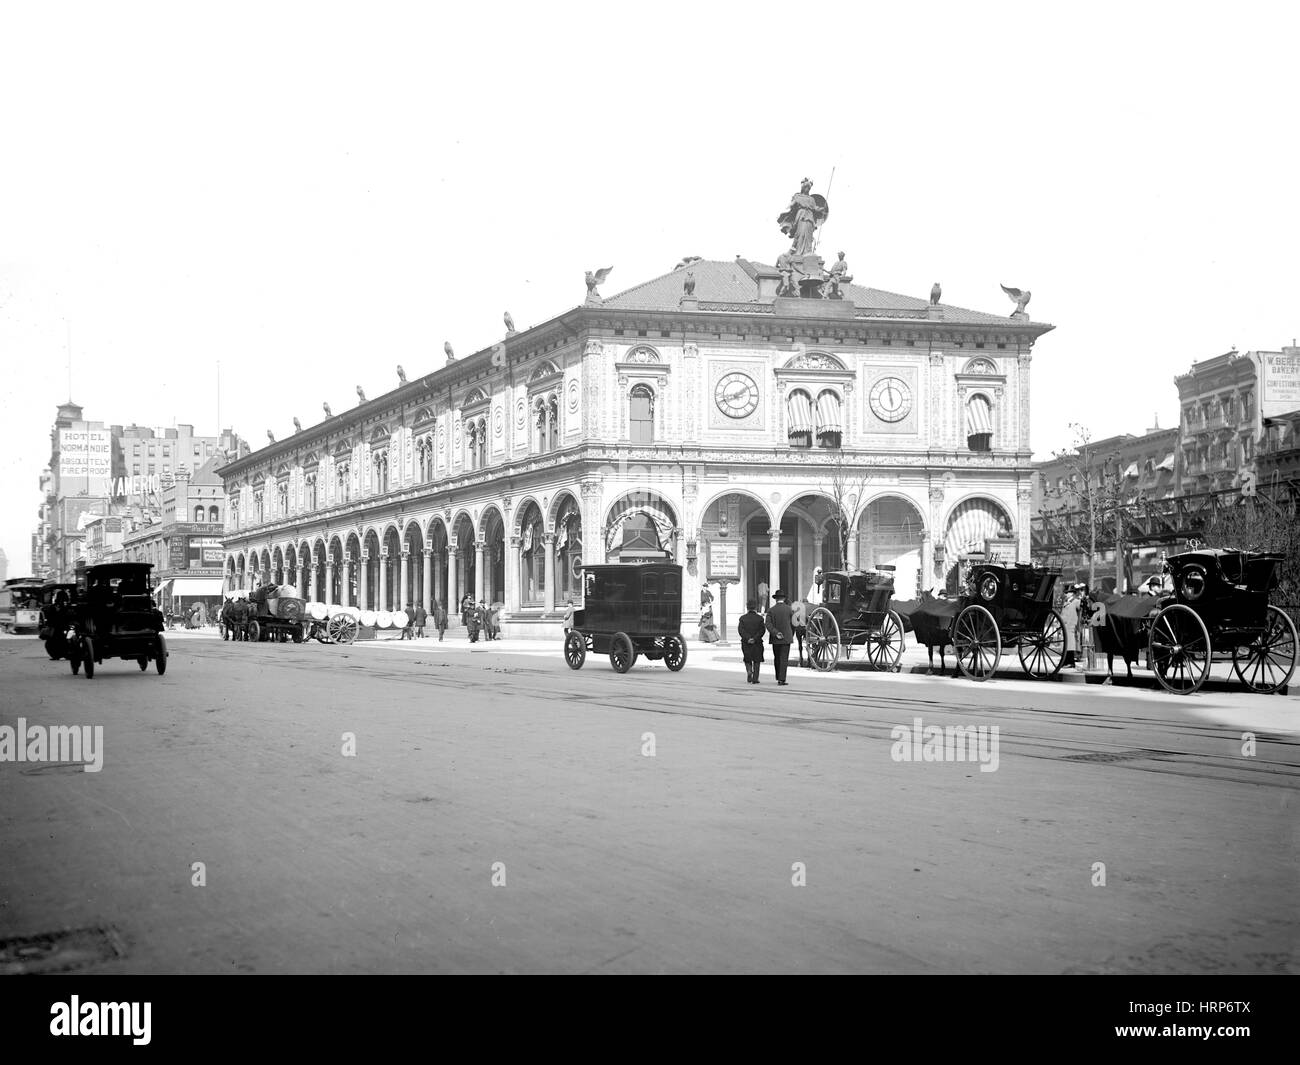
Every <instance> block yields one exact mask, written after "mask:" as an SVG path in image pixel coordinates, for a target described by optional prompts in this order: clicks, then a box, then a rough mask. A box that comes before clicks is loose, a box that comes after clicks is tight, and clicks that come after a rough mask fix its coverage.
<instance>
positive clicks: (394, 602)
mask: <svg viewBox="0 0 1300 1065" xmlns="http://www.w3.org/2000/svg"><path fill="white" fill-rule="evenodd" d="M384 550H385V551H387V553H388V557H387V559H385V560H384V561H383V565H384V573H383V581H382V589H381V590H382V595H381V596H380V600H379V609H380V610H388V611H393V610H401V609H402V608H403V607H404V606H406V604H405V603H399V602H398V600H399V599H400V598H401V594H402V589H401V583H400V579H401V575H402V541H401V540H400V539H399V538H398V535H397V529H396V528H395V527H394V526H392V525H390V526H389V527H388V528H387V529H386V530H385V531H384Z"/></svg>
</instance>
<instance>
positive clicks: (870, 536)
mask: <svg viewBox="0 0 1300 1065" xmlns="http://www.w3.org/2000/svg"><path fill="white" fill-rule="evenodd" d="M924 535H925V521H924V520H923V518H922V516H921V512H920V510H918V509H917V507H916V505H915V504H913V503H912V502H911V501H910V500H907V499H904V498H903V497H902V496H884V497H882V498H879V499H874V500H872V501H871V502H870V503H868V504H867V507H866V510H865V511H864V513H863V515H862V524H861V535H860V543H861V547H860V548H859V556H860V558H861V565H862V568H863V569H879V568H880V567H881V566H893V567H894V596H895V598H897V599H917V598H920V595H921V592H922V591H923V590H924V587H925V586H924V585H923V577H922V573H921V541H922V538H923V537H924Z"/></svg>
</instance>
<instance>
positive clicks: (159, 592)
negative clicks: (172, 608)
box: [153, 577, 172, 599]
mask: <svg viewBox="0 0 1300 1065" xmlns="http://www.w3.org/2000/svg"><path fill="white" fill-rule="evenodd" d="M171 590H172V579H171V578H170V577H168V578H167V579H166V580H165V581H159V582H158V587H157V588H155V589H154V590H153V594H154V595H155V596H157V597H158V598H159V599H164V598H166V597H167V596H169V595H171Z"/></svg>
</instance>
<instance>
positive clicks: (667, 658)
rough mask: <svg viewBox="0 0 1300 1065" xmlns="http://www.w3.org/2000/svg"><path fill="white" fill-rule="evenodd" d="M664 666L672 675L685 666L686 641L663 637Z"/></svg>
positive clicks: (676, 637)
mask: <svg viewBox="0 0 1300 1065" xmlns="http://www.w3.org/2000/svg"><path fill="white" fill-rule="evenodd" d="M664 665H666V666H667V667H668V668H669V669H671V670H672V671H673V672H674V673H676V672H677V671H678V670H680V669H681V668H682V666H684V665H686V641H685V640H683V639H682V638H681V637H680V636H665V637H664Z"/></svg>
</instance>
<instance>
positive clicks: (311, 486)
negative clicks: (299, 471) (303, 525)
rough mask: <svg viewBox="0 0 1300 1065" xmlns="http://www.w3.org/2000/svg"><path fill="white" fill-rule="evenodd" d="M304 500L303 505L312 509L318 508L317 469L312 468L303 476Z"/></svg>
mask: <svg viewBox="0 0 1300 1065" xmlns="http://www.w3.org/2000/svg"><path fill="white" fill-rule="evenodd" d="M302 501H303V506H304V507H305V508H306V509H307V510H309V511H311V510H315V509H316V471H315V470H312V471H311V472H310V473H307V474H305V475H304V476H303V484H302Z"/></svg>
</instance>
